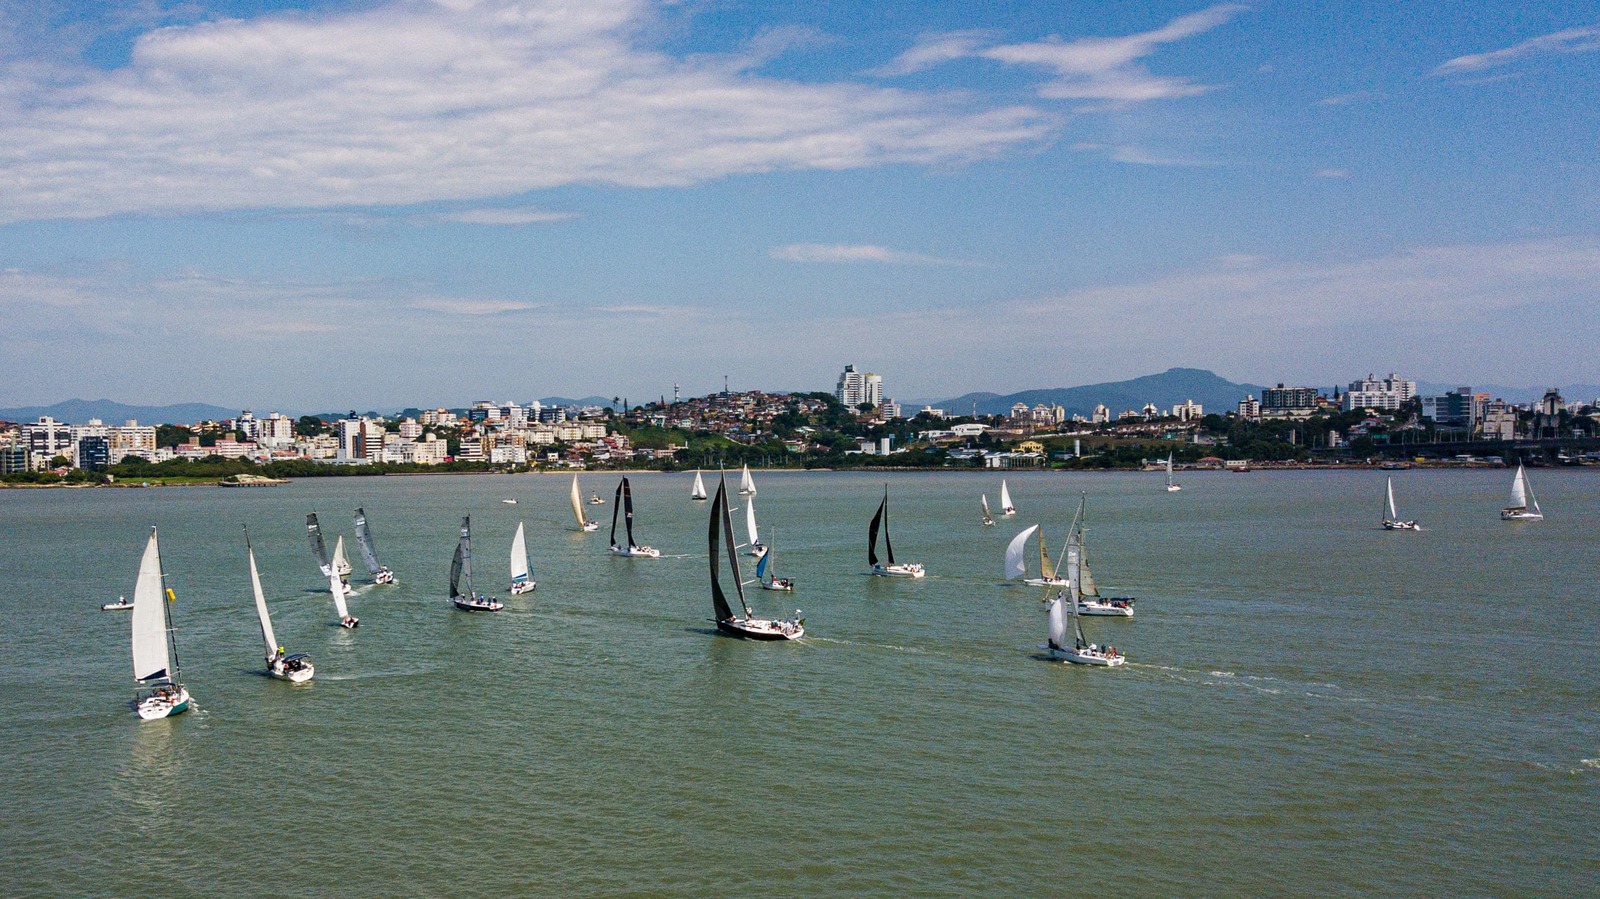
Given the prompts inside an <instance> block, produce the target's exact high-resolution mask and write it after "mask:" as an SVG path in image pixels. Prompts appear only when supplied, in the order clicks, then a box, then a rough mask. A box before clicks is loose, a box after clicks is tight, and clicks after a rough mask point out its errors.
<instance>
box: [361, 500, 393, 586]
mask: <svg viewBox="0 0 1600 899" xmlns="http://www.w3.org/2000/svg"><path fill="white" fill-rule="evenodd" d="M356 544H357V545H358V546H360V547H361V561H363V562H365V563H366V565H367V573H368V574H370V575H372V582H373V583H374V584H392V583H394V572H392V571H390V570H389V568H388V566H386V565H379V564H378V545H377V544H376V543H374V542H373V541H372V528H370V527H368V525H367V512H366V510H365V509H357V510H356Z"/></svg>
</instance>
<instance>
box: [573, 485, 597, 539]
mask: <svg viewBox="0 0 1600 899" xmlns="http://www.w3.org/2000/svg"><path fill="white" fill-rule="evenodd" d="M572 517H574V518H576V519H577V520H578V530H580V531H584V532H586V533H587V532H591V531H598V530H600V522H598V521H590V520H589V516H587V515H585V514H583V494H582V493H581V492H580V491H579V490H578V476H577V475H573V476H572Z"/></svg>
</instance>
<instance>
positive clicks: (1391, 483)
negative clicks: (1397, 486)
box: [1387, 478, 1400, 521]
mask: <svg viewBox="0 0 1600 899" xmlns="http://www.w3.org/2000/svg"><path fill="white" fill-rule="evenodd" d="M1387 489H1388V494H1389V520H1390V521H1399V520H1400V513H1399V512H1396V511H1395V510H1394V478H1390V479H1389V484H1388V488H1387Z"/></svg>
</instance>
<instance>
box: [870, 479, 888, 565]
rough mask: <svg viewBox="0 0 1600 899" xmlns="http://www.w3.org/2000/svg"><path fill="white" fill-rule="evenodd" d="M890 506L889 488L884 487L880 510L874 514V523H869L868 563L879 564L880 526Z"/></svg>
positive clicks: (879, 505)
mask: <svg viewBox="0 0 1600 899" xmlns="http://www.w3.org/2000/svg"><path fill="white" fill-rule="evenodd" d="M888 508H889V488H887V487H885V488H884V489H883V502H881V503H879V504H878V511H877V512H875V513H873V515H872V523H871V524H869V525H867V564H868V565H876V564H878V527H879V525H880V524H881V523H882V522H883V516H884V513H885V512H886V511H887V510H888Z"/></svg>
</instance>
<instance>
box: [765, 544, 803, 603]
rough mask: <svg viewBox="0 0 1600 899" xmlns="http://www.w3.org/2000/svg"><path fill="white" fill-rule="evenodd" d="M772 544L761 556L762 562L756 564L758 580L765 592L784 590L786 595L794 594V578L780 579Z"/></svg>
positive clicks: (768, 545)
mask: <svg viewBox="0 0 1600 899" xmlns="http://www.w3.org/2000/svg"><path fill="white" fill-rule="evenodd" d="M772 555H773V552H772V544H770V543H769V544H767V551H766V552H764V553H762V554H761V560H760V561H758V562H756V580H758V581H760V582H761V589H763V590H782V591H784V592H785V593H793V592H794V578H792V577H778V574H777V572H778V569H777V568H775V567H774V565H773V561H772Z"/></svg>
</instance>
